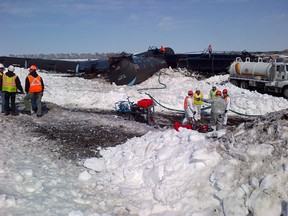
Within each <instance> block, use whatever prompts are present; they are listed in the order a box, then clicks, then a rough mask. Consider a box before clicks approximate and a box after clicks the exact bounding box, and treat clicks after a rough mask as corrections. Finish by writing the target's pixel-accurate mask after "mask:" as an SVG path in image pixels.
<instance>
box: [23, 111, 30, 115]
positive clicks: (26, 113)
mask: <svg viewBox="0 0 288 216" xmlns="http://www.w3.org/2000/svg"><path fill="white" fill-rule="evenodd" d="M23 114H25V115H31V112H30V111H27V110H24V111H23Z"/></svg>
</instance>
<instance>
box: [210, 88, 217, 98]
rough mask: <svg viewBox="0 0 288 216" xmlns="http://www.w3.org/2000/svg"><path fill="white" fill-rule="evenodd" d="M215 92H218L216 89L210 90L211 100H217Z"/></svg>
mask: <svg viewBox="0 0 288 216" xmlns="http://www.w3.org/2000/svg"><path fill="white" fill-rule="evenodd" d="M217 91H218V90H217V89H216V90H215V91H213V90H210V96H211V99H214V98H217V95H216V92H217Z"/></svg>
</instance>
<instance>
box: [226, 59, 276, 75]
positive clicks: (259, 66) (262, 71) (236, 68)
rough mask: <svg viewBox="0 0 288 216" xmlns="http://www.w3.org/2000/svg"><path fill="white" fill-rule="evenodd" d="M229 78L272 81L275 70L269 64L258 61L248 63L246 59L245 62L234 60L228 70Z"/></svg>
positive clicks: (248, 60)
mask: <svg viewBox="0 0 288 216" xmlns="http://www.w3.org/2000/svg"><path fill="white" fill-rule="evenodd" d="M229 73H230V77H243V78H249V79H257V80H274V77H275V70H274V67H273V66H272V64H271V63H268V62H263V61H262V59H259V60H258V62H250V59H249V58H248V59H246V61H245V62H243V61H241V60H239V59H236V61H235V62H233V63H232V64H231V66H230V68H229Z"/></svg>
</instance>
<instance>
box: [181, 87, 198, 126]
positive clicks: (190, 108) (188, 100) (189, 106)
mask: <svg viewBox="0 0 288 216" xmlns="http://www.w3.org/2000/svg"><path fill="white" fill-rule="evenodd" d="M184 110H185V117H184V119H183V121H182V124H194V120H193V118H194V115H195V110H194V102H193V91H192V90H190V91H188V95H187V96H186V97H185V99H184Z"/></svg>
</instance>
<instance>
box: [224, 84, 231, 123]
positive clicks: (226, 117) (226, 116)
mask: <svg viewBox="0 0 288 216" xmlns="http://www.w3.org/2000/svg"><path fill="white" fill-rule="evenodd" d="M222 93H223V98H224V100H225V101H226V103H227V108H226V110H225V114H224V118H223V125H224V126H226V125H227V120H228V111H229V109H230V107H231V100H230V96H229V95H228V90H227V89H223V91H222Z"/></svg>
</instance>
